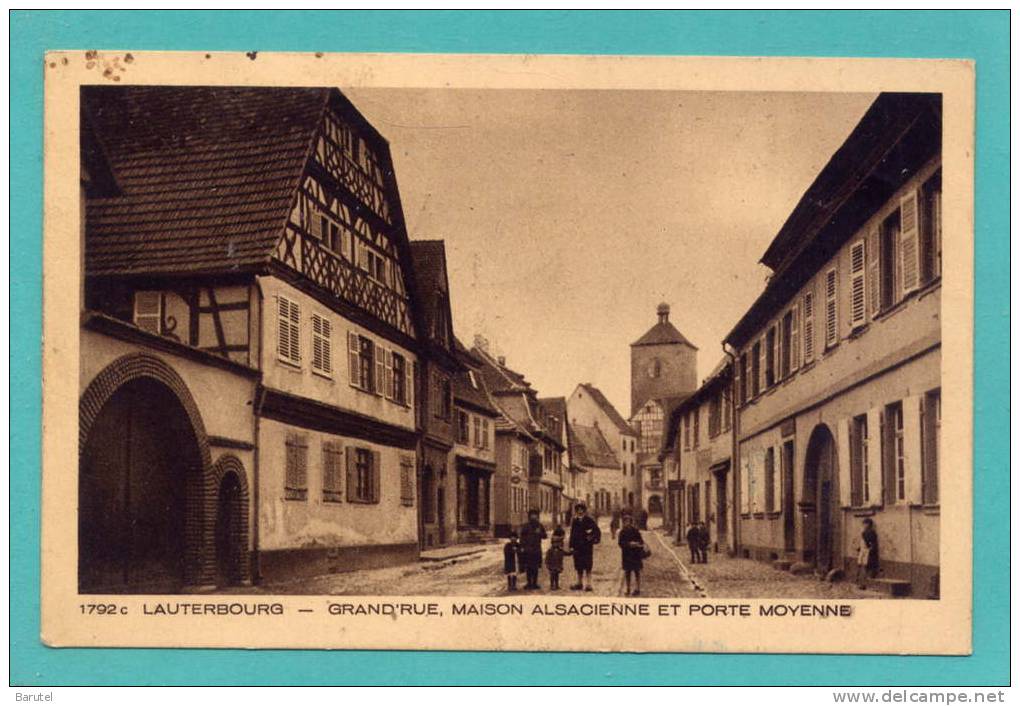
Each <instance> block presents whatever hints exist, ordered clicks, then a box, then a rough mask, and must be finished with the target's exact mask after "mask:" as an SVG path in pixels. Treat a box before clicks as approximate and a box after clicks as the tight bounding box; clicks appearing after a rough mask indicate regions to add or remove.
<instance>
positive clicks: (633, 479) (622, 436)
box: [567, 383, 641, 508]
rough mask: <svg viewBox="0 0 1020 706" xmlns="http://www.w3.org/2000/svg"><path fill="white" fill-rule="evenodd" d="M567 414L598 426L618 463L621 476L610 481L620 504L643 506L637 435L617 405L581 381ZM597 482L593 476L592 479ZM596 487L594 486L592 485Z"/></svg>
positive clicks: (587, 423) (588, 424)
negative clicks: (641, 502)
mask: <svg viewBox="0 0 1020 706" xmlns="http://www.w3.org/2000/svg"><path fill="white" fill-rule="evenodd" d="M567 415H568V416H569V418H570V421H571V423H572V424H579V425H582V426H589V427H590V426H597V427H598V428H599V430H600V433H601V435H602V436H603V437H604V438H605V440H606V442H607V443H608V444H609V447H610V449H611V450H612V452H613V455H614V456H615V457H616V459H617V461H618V463H619V471H620V478H619V479H618V481H614V482H612V483H611V484H610V487H611V488H612V489H613V490H614V491H615V490H617V489H618V490H619V498H618V499H615V500H614V501H613V502H614V503H617V505H616V506H617V507H620V508H623V507H629V508H637V507H639V506H640V497H641V494H640V493H641V491H640V485H639V484H640V477H639V474H638V466H637V458H638V443H637V441H638V435H637V433H636V432H635V431H634V429H633V428H632V427H631V425H630V424H628V423H627V420H625V419H624V418H623V415H621V414H620V413H619V411H617V409H616V407H614V406H613V404H612V403H611V402H610V401H609V399H608V398H607V397H606V396H605V394H603V392H602V390H600V389H599V388H597V387H595V386H594V385H592V384H591V383H581V384H580V385H578V386H577V387H576V388H574V392H573V393H572V394H571V395H570V397H569V398H568V399H567ZM592 482H593V483H594V479H592ZM603 485H605V484H604V483H603ZM593 490H594V488H593Z"/></svg>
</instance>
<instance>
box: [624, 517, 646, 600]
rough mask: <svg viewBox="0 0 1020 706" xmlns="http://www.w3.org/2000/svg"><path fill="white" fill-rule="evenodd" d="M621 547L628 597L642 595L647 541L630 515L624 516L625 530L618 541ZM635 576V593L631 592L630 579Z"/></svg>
mask: <svg viewBox="0 0 1020 706" xmlns="http://www.w3.org/2000/svg"><path fill="white" fill-rule="evenodd" d="M617 543H618V544H619V545H620V554H621V557H622V559H623V575H624V578H625V579H626V581H627V595H628V596H640V595H641V568H642V564H643V559H644V552H645V540H644V539H643V538H642V537H641V532H640V531H639V530H638V528H637V527H635V526H634V518H633V517H631V516H630V515H624V516H623V529H621V530H620V538H619V539H618V540H617ZM631 575H633V576H634V582H635V583H634V591H633V593H632V592H631V590H630V578H631Z"/></svg>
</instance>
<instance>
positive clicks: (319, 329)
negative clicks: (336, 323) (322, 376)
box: [312, 314, 333, 375]
mask: <svg viewBox="0 0 1020 706" xmlns="http://www.w3.org/2000/svg"><path fill="white" fill-rule="evenodd" d="M332 328H333V327H332V325H331V324H330V321H329V319H327V318H325V317H322V316H319V315H318V314H312V368H313V369H314V370H318V371H319V372H322V373H326V374H327V375H328V374H330V373H332V372H333V364H332V351H331V338H332Z"/></svg>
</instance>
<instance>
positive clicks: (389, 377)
mask: <svg viewBox="0 0 1020 706" xmlns="http://www.w3.org/2000/svg"><path fill="white" fill-rule="evenodd" d="M386 399H388V400H392V399H393V351H391V350H387V351H386Z"/></svg>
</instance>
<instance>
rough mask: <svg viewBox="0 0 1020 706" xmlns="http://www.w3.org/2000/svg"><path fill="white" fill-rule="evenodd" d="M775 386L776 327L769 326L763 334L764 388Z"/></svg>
mask: <svg viewBox="0 0 1020 706" xmlns="http://www.w3.org/2000/svg"><path fill="white" fill-rule="evenodd" d="M775 384H776V327H775V326H774V325H773V326H770V327H769V330H768V333H766V334H765V387H767V388H768V387H772V386H773V385H775Z"/></svg>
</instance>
